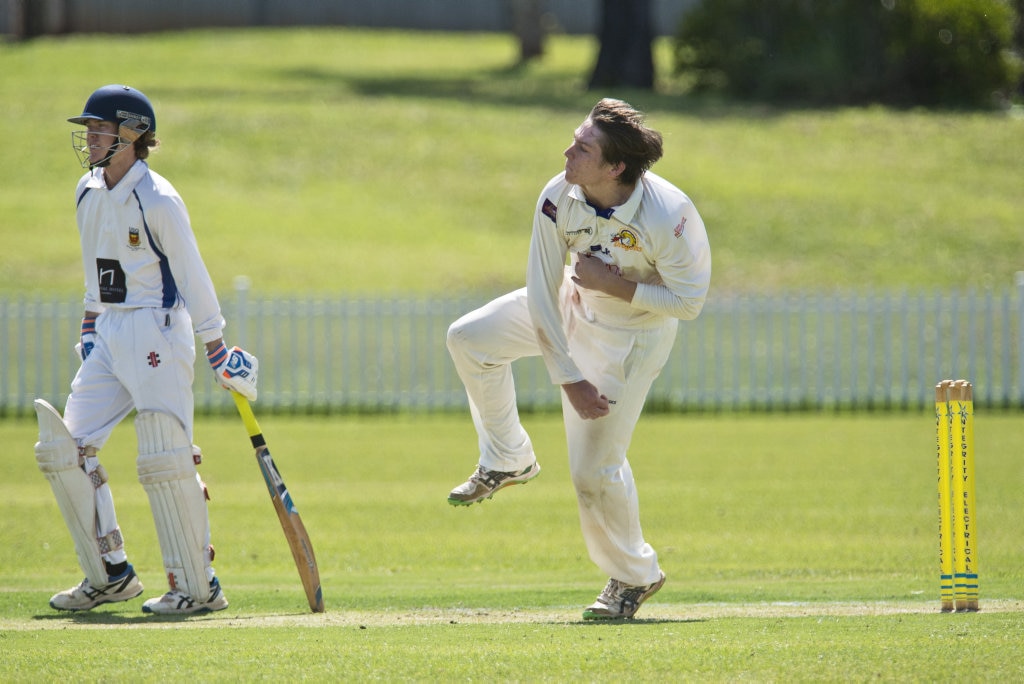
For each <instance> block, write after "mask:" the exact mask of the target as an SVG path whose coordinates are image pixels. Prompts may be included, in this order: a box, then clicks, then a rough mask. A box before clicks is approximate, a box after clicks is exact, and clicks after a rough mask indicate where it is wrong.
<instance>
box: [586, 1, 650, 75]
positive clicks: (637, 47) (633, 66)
mask: <svg viewBox="0 0 1024 684" xmlns="http://www.w3.org/2000/svg"><path fill="white" fill-rule="evenodd" d="M653 24H654V21H653V19H652V15H651V0H601V27H600V31H599V33H598V36H597V37H598V41H599V42H600V44H601V48H600V51H599V52H598V55H597V64H596V65H595V66H594V71H593V73H592V74H591V76H590V84H589V86H588V87H589V88H590V89H591V90H594V89H596V88H608V87H613V86H625V87H627V88H639V89H643V90H650V89H652V88H653V87H654V55H653V52H652V48H651V43H652V42H653V40H654V26H653Z"/></svg>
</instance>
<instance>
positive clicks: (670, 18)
mask: <svg viewBox="0 0 1024 684" xmlns="http://www.w3.org/2000/svg"><path fill="white" fill-rule="evenodd" d="M531 1H537V2H540V4H541V6H542V8H543V10H544V12H545V14H546V21H548V22H550V23H551V24H552V25H553V26H554V27H557V29H558V30H561V31H564V32H566V33H571V34H586V33H594V32H596V30H597V27H598V21H599V18H600V2H599V0H372V2H367V1H366V0H303V1H302V2H294V0H216V1H215V2H210V0H178V1H177V2H174V3H169V2H166V0H0V34H3V35H14V36H20V35H23V34H26V33H27V34H28V35H42V34H59V33H97V32H112V33H127V32H136V31H142V32H148V31H168V30H178V29H188V28H208V27H221V26H222V27H246V26H308V25H317V26H360V27H372V28H402V29H419V30H430V31H495V32H504V31H509V30H511V27H512V11H513V9H512V7H513V5H514V4H516V3H529V2H531ZM698 1H699V0H652V2H653V11H654V19H655V27H656V30H657V32H658V33H659V34H661V35H671V34H672V33H674V32H675V29H676V26H677V25H678V23H679V20H680V18H681V17H682V14H683V13H684V12H685V11H686V10H687V9H688V8H690V7H692V6H693V5H695V4H696V3H697V2H698Z"/></svg>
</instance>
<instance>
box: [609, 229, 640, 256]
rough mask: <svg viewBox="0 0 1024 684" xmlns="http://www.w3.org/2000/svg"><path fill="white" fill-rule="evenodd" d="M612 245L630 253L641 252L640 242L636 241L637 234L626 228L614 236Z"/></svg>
mask: <svg viewBox="0 0 1024 684" xmlns="http://www.w3.org/2000/svg"><path fill="white" fill-rule="evenodd" d="M612 245H614V246H616V247H619V248H621V249H625V250H628V251H630V252H639V251H641V248H640V242H639V241H638V240H637V239H636V233H634V232H633V231H631V230H626V229H625V228H624V229H622V230H620V231H619V232H618V233H616V234H615V235H613V236H612Z"/></svg>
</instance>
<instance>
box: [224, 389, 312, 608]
mask: <svg viewBox="0 0 1024 684" xmlns="http://www.w3.org/2000/svg"><path fill="white" fill-rule="evenodd" d="M231 396H232V397H233V398H234V400H235V406H237V407H238V413H239V415H241V416H242V422H243V423H245V429H246V430H247V431H248V432H249V438H250V439H251V440H252V446H253V448H254V449H256V462H257V463H258V464H259V466H260V472H261V473H262V474H263V481H264V482H266V485H267V490H268V491H269V492H270V500H271V501H273V502H274V510H275V511H277V517H278V519H279V520H280V521H281V528H282V529H283V530H284V536H285V539H287V540H288V548H290V549H291V551H292V558H294V559H295V567H296V568H298V570H299V577H300V578H301V579H302V588H303V589H305V590H306V598H307V599H308V600H309V608H310V610H312V611H313V612H314V613H322V612H324V594H323V589H322V588H321V587H320V570H319V569H318V568H317V565H316V556H315V555H314V554H313V544H312V543H311V542H310V541H309V534H307V533H306V526H305V525H303V524H302V518H301V517H299V512H298V511H297V510H296V509H295V504H294V503H293V502H292V497H291V495H290V494H289V493H288V488H287V487H285V484H284V480H283V479H281V473H279V472H278V470H277V466H276V465H275V464H274V459H273V458H271V456H270V450H269V449H268V448H267V442H266V440H264V439H263V432H262V431H261V430H260V425H259V423H257V422H256V416H255V415H253V412H252V407H251V406H250V405H249V401H248V400H247V399H246V398H245V397H243V396H242V395H241V394H239V393H238V392H232V393H231Z"/></svg>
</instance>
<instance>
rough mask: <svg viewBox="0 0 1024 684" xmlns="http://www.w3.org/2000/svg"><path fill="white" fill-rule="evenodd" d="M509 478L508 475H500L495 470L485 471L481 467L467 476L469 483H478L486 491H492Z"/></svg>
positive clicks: (500, 473)
mask: <svg viewBox="0 0 1024 684" xmlns="http://www.w3.org/2000/svg"><path fill="white" fill-rule="evenodd" d="M508 477H510V475H509V474H508V473H502V472H499V471H497V470H486V469H484V467H483V466H481V465H478V466H477V467H476V470H475V471H473V474H472V475H470V476H469V479H470V481H471V482H478V483H480V484H482V485H483V486H485V487H487V488H488V489H494V488H495V487H497V486H498V485H499V484H501V481H502V480H504V479H506V478H508Z"/></svg>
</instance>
